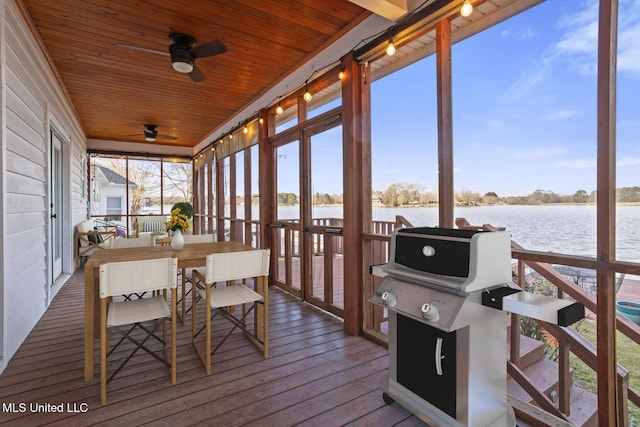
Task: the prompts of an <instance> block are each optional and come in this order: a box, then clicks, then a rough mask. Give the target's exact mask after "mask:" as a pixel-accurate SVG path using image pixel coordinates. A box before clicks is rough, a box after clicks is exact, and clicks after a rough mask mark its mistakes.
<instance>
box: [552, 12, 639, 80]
mask: <svg viewBox="0 0 640 427" xmlns="http://www.w3.org/2000/svg"><path fill="white" fill-rule="evenodd" d="M618 16H619V17H618V60H617V67H618V71H621V72H627V73H629V74H630V75H631V76H634V77H636V78H640V23H639V21H640V19H639V18H640V1H638V0H622V1H620V5H619V14H618ZM559 26H560V29H561V30H562V31H564V33H563V35H562V38H561V40H560V41H558V42H557V43H555V44H554V46H553V50H554V51H555V53H557V54H559V55H562V56H563V57H565V58H566V59H567V60H568V61H569V63H570V69H571V70H573V71H575V72H577V73H579V74H586V75H592V74H595V73H596V71H597V53H598V2H597V1H595V0H590V1H589V2H588V4H587V5H586V8H585V9H584V10H582V11H580V12H577V13H575V14H571V15H567V16H564V17H563V18H562V19H561V20H560V23H559Z"/></svg>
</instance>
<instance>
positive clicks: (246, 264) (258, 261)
mask: <svg viewBox="0 0 640 427" xmlns="http://www.w3.org/2000/svg"><path fill="white" fill-rule="evenodd" d="M270 254H271V250H269V249H258V250H255V251H241V252H225V253H217V254H209V255H207V258H206V273H205V281H206V283H207V284H211V283H215V282H223V281H227V280H239V279H247V278H250V277H258V276H268V275H269V256H270Z"/></svg>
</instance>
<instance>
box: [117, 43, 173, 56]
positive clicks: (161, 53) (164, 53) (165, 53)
mask: <svg viewBox="0 0 640 427" xmlns="http://www.w3.org/2000/svg"><path fill="white" fill-rule="evenodd" d="M116 46H118V47H123V48H125V49H132V50H139V51H141V52H147V53H155V54H156V55H165V56H169V52H163V51H161V50H155V49H147V48H146V47H140V46H132V45H130V44H124V43H116Z"/></svg>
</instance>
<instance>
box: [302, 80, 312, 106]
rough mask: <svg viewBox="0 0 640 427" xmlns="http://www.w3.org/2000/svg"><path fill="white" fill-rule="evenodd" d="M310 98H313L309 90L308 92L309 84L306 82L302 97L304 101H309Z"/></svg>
mask: <svg viewBox="0 0 640 427" xmlns="http://www.w3.org/2000/svg"><path fill="white" fill-rule="evenodd" d="M311 98H313V95H311V92H309V85H308V84H306V86H305V92H304V95H302V99H304V100H305V101H306V102H309V101H311Z"/></svg>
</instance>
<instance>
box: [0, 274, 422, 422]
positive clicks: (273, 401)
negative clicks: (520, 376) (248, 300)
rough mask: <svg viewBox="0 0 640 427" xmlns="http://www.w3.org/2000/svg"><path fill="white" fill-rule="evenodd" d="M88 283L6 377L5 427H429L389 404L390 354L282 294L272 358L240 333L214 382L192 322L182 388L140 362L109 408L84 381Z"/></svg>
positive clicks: (54, 310) (60, 302)
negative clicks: (385, 389) (385, 378)
mask: <svg viewBox="0 0 640 427" xmlns="http://www.w3.org/2000/svg"><path fill="white" fill-rule="evenodd" d="M83 280H84V278H83V273H82V271H80V272H78V273H76V274H75V275H74V276H73V277H72V278H71V280H70V281H69V282H68V283H67V284H66V285H65V286H64V288H63V289H62V290H61V291H60V293H59V294H58V295H57V296H56V298H55V300H54V301H53V303H52V305H51V307H50V309H49V310H48V311H47V312H46V314H45V315H44V316H43V318H42V320H41V321H40V322H39V323H38V325H37V326H36V328H35V329H34V330H33V331H32V332H31V334H30V335H29V337H28V338H27V340H26V341H25V342H24V344H23V345H22V347H21V348H20V349H19V351H18V352H17V354H16V355H15V356H14V358H13V359H12V360H11V362H10V363H9V366H8V367H7V368H6V370H5V371H4V372H3V374H2V375H1V376H0V402H2V405H3V411H2V412H1V413H0V425H3V426H4V425H10V426H23V425H24V426H29V427H33V426H39V425H65V426H68V425H77V426H85V425H110V426H112V425H122V426H134V425H171V426H172V427H175V426H186V425H218V426H225V427H226V426H240V425H255V426H285V425H287V426H289V425H304V426H316V425H317V426H340V425H349V426H394V425H400V426H412V425H423V424H422V422H421V421H420V420H419V419H417V418H416V417H414V416H412V415H411V414H410V413H409V412H408V411H406V410H405V409H404V408H402V407H401V406H399V405H397V404H394V405H390V406H387V405H385V404H384V403H383V401H382V397H381V392H380V390H379V389H378V381H379V378H380V376H381V374H382V373H383V372H385V370H386V368H387V363H388V361H387V359H388V357H387V351H386V349H384V348H383V347H381V346H378V345H377V344H375V343H373V342H371V341H369V340H367V339H365V338H363V337H353V336H348V335H345V334H344V333H343V331H342V323H341V322H340V321H339V320H336V319H335V318H333V317H331V316H328V315H326V314H324V313H323V312H320V311H318V310H316V309H314V308H311V307H309V306H307V305H305V304H302V303H300V302H298V301H297V300H295V299H294V298H293V297H291V296H289V295H287V294H285V293H283V292H280V291H278V290H275V289H271V290H270V304H269V307H270V316H269V317H270V321H269V327H270V333H269V337H270V356H269V358H268V359H263V358H262V355H261V354H260V353H258V351H257V350H256V349H255V348H254V347H252V346H251V345H250V344H249V343H248V341H247V340H246V339H244V338H243V337H242V336H241V335H240V334H234V335H232V337H230V338H229V340H228V341H227V342H226V343H225V344H224V346H223V347H222V348H221V349H220V350H219V351H218V353H216V354H215V357H214V364H213V373H212V375H210V376H205V375H204V371H203V369H202V366H201V364H200V362H199V360H198V359H197V357H196V355H195V352H194V351H193V348H192V346H191V342H190V337H189V335H190V328H191V327H190V324H186V325H184V326H180V327H179V329H178V334H179V337H178V382H177V384H176V385H171V382H170V379H169V375H168V371H167V370H166V368H165V367H163V366H162V365H160V364H159V363H157V362H155V361H154V360H153V359H151V358H150V357H147V356H140V357H138V356H136V359H135V360H132V361H131V362H130V363H129V365H127V366H128V367H127V368H125V370H123V371H122V372H121V373H120V376H119V377H116V379H114V380H113V381H112V382H111V383H109V385H108V390H109V391H108V400H109V402H108V404H107V405H104V406H102V405H100V400H99V380H98V379H97V378H96V379H94V380H93V381H90V382H85V381H84V380H83V353H82V348H83V327H82V325H83V318H84V313H83V297H84V296H83V295H84V294H83ZM225 323H226V322H220V321H219V324H221V325H224V326H225V327H226V325H225ZM227 324H228V323H227ZM220 333H221V332H220ZM96 344H97V343H96ZM96 348H98V347H97V345H96ZM96 354H97V352H96ZM96 362H98V358H96ZM96 367H97V368H98V369H99V364H98V363H96ZM12 403H13V404H15V411H14V412H12V411H11V410H10V409H11V406H10V404H12ZM21 404H24V407H21V406H20V405H21ZM35 404H48V405H49V409H51V407H53V408H55V409H58V408H59V407H60V406H59V405H60V404H62V409H63V412H51V411H49V412H44V411H42V410H41V411H39V412H38V411H35V412H34V411H32V409H34V408H33V405H35ZM22 408H24V409H25V411H24V412H21V409H22ZM40 408H42V407H40ZM71 411H77V412H71Z"/></svg>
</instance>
